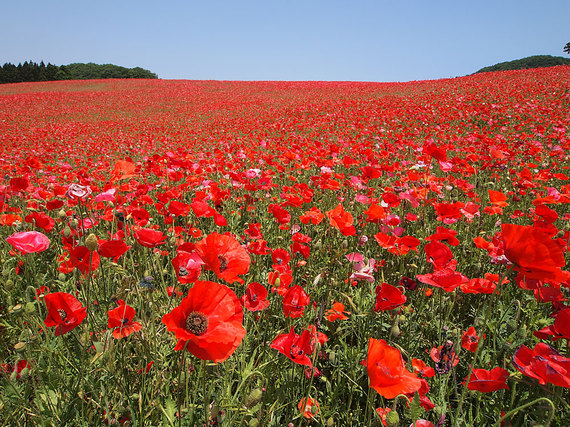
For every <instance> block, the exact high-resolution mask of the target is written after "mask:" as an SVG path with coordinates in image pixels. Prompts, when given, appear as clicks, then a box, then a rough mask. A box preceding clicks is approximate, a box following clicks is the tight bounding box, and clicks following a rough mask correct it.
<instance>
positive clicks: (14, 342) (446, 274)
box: [0, 66, 570, 427]
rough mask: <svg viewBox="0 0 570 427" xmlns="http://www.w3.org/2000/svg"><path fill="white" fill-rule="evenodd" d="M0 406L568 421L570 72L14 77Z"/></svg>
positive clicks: (351, 421) (47, 417)
mask: <svg viewBox="0 0 570 427" xmlns="http://www.w3.org/2000/svg"><path fill="white" fill-rule="evenodd" d="M0 169H1V177H0V259H1V267H0V270H1V271H0V272H1V278H2V281H1V284H0V425H5V426H14V425H41V426H61V425H125V426H147V425H148V426H150V425H181V426H215V425H228V426H242V425H243V426H251V427H254V426H355V425H362V426H382V425H387V426H390V427H394V426H406V427H407V426H410V425H414V426H439V427H442V426H456V425H458V426H464V425H476V426H486V425H490V426H501V425H503V426H520V425H529V426H530V425H555V426H558V425H567V424H568V423H569V422H570V392H569V388H570V350H569V344H568V343H569V340H570V303H569V302H568V297H569V296H570V292H569V287H570V272H569V270H570V269H569V268H568V266H567V261H568V259H569V255H568V252H569V241H570V208H569V203H570V181H569V177H570V170H569V169H570V67H565V66H561V67H553V68H548V69H536V70H521V71H507V72H499V73H482V74H477V75H473V76H468V77H461V78H455V79H445V80H437V81H418V82H409V83H354V82H224V81H172V80H171V81H162V80H106V81H93V80H92V81H65V82H44V83H20V84H6V85H2V87H0Z"/></svg>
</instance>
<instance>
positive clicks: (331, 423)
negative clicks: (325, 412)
mask: <svg viewBox="0 0 570 427" xmlns="http://www.w3.org/2000/svg"><path fill="white" fill-rule="evenodd" d="M326 425H327V427H333V426H334V418H333V417H329V418H328V420H327V424H326Z"/></svg>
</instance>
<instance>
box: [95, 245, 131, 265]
mask: <svg viewBox="0 0 570 427" xmlns="http://www.w3.org/2000/svg"><path fill="white" fill-rule="evenodd" d="M130 248H131V247H130V246H128V245H127V244H126V243H125V242H124V241H123V240H102V241H100V242H99V250H98V252H99V255H101V256H102V257H104V258H113V260H114V261H115V262H116V260H117V259H118V258H119V257H120V256H121V255H123V254H124V253H126V252H127V251H128V250H129V249H130Z"/></svg>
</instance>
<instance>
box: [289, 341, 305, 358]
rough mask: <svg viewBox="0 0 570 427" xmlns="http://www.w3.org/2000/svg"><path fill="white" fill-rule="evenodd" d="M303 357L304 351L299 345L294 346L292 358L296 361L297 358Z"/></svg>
mask: <svg viewBox="0 0 570 427" xmlns="http://www.w3.org/2000/svg"><path fill="white" fill-rule="evenodd" d="M302 356H303V350H302V349H300V348H299V346H298V345H296V344H293V345H292V346H291V357H292V358H293V359H296V358H297V357H302Z"/></svg>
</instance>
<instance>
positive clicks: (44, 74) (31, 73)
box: [0, 61, 158, 83]
mask: <svg viewBox="0 0 570 427" xmlns="http://www.w3.org/2000/svg"><path fill="white" fill-rule="evenodd" d="M157 78H158V76H157V75H156V74H155V73H152V72H150V71H148V70H145V69H144V68H140V67H135V68H125V67H120V66H118V65H113V64H104V65H98V64H94V63H92V62H90V63H88V64H82V63H75V64H69V65H59V66H58V65H53V64H50V63H49V62H48V64H47V65H46V64H44V62H43V61H42V62H40V63H39V64H38V63H36V62H33V61H26V62H24V63H23V64H22V63H19V64H18V65H14V64H11V63H9V62H7V63H5V64H4V65H3V66H2V67H0V83H20V82H45V81H52V80H90V79H157Z"/></svg>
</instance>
